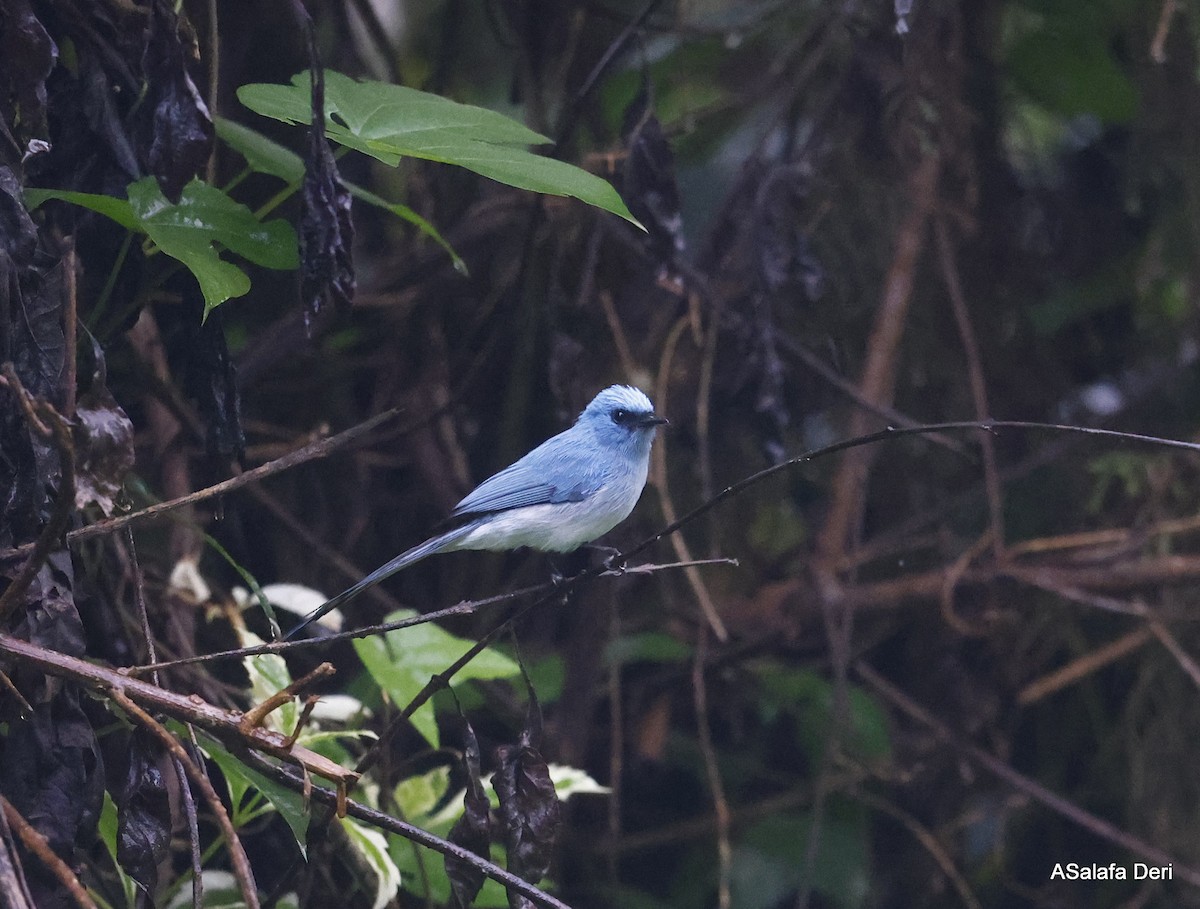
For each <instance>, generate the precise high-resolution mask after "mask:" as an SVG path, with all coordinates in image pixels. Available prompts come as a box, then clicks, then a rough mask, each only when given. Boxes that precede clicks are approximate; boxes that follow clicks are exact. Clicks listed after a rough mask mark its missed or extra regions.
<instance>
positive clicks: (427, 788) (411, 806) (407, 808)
mask: <svg viewBox="0 0 1200 909" xmlns="http://www.w3.org/2000/svg"><path fill="white" fill-rule="evenodd" d="M449 790H450V768H449V767H446V766H441V767H434V768H433V769H432V770H430V771H429V772H428V773H424V774H422V775H420V776H410V777H409V778H408V779H406V780H401V781H400V782H399V783H397V784H396V789H395V798H396V804H397V805H399V806H400V811H401V813H402V814H401V816H402V817H406V818H421V817H425V816H426V815H429V814H432V813H433V810H434V809H435V808H437V806H438V805H440V804H441V803H442V801H443V800H444V799H445V798H446V793H447V792H448V791H449Z"/></svg>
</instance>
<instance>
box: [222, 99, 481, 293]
mask: <svg viewBox="0 0 1200 909" xmlns="http://www.w3.org/2000/svg"><path fill="white" fill-rule="evenodd" d="M217 135H218V136H220V137H221V139H222V140H223V141H224V142H225V144H226V145H228V146H229V147H230V148H232V149H234V150H235V151H237V152H240V153H241V155H242V157H243V158H245V159H246V163H247V164H248V165H249V166H250V169H251V170H254V171H257V172H258V173H260V174H270V175H271V176H273V177H279V178H280V179H281V180H286V181H287V182H288V183H299V182H300V181H301V180H302V179H303V177H304V161H303V160H302V159H301V158H300V156H299V155H298V154H296V153H295V152H294V151H292V150H291V149H290V148H284V147H283V146H282V145H280V144H279V143H277V142H273V141H271V140H270V139H268V138H267V137H266V136H264V135H263V134H262V133H259V132H256V131H255V130H252V129H250V127H248V126H242V124H240V123H234V122H233V121H232V120H226V119H224V118H223V117H218V118H217ZM343 182H346V189H348V190H350V195H352V196H354V198H356V199H360V200H362V201H363V202H366V203H367V204H368V205H374V206H376V207H377V208H382V209H383V210H384V211H388V212H391V213H392V214H393V215H395V216H396V217H397V218H400V219H402V220H404V221H407V222H408V223H409V224H412V225H413V226H414V227H416V228H417V230H419V231H421V233H423V234H425V235H426V236H427V237H429V238H430V239H431V240H433V241H434V242H435V243H437V245H438V246H440V247H441V248H442V249H444V250H445V251H446V254H447V255H449V256H450V261H451V262H453V264H454V267H455V269H457V270H458V271H460V272H462V273H463V274H466V271H467V266H466V264H465V263H464V262H463V260H462V258H461V257H460V256H459V255H458V253H457V252H455V251H454V247H452V246H451V245H450V244H449V243H447V242H446V240H445V239H444V238H443V237H442V235H441V234H440V233H438V231H437V229H436V228H435V227H434V226H433V225H432V224H430V223H429V222H428V221H426V220H425V219H424V218H422V217H421V216H420V215H418V214H417V213H416V212H415V211H413V210H412V209H411V208H409V207H408V206H407V205H402V204H400V203H399V202H389V201H388V200H387V199H384V198H381V197H380V196H377V195H375V193H373V192H371V191H370V190H366V189H363V188H362V187H361V186H356V185H355V184H353V183H350V182H347V181H343Z"/></svg>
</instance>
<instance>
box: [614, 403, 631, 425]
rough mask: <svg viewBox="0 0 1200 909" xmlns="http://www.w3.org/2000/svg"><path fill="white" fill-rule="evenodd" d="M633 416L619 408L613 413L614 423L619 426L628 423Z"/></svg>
mask: <svg viewBox="0 0 1200 909" xmlns="http://www.w3.org/2000/svg"><path fill="white" fill-rule="evenodd" d="M631 416H632V414H630V413H629V411H628V410H622V409H621V408H619V407H618V408H617V409H616V410H614V411H613V412H612V418H613V422H614V423H618V424H619V423H628V422H629V418H630V417H631Z"/></svg>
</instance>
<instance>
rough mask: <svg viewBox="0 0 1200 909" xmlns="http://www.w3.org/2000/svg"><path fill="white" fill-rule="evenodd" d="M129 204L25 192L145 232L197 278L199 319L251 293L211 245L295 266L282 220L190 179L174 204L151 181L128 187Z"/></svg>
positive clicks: (291, 234) (33, 200) (291, 239)
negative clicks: (200, 296) (257, 212)
mask: <svg viewBox="0 0 1200 909" xmlns="http://www.w3.org/2000/svg"><path fill="white" fill-rule="evenodd" d="M127 192H128V194H129V200H128V201H125V200H123V199H115V198H113V197H112V196H101V195H96V194H94V193H76V192H66V191H59V190H52V189H33V190H28V191H26V194H25V198H26V200H28V202H29V204H30V205H32V206H37V205H41V204H42V203H43V202H45V201H46V200H47V199H61V200H63V201H64V202H71V203H73V204H75V205H81V206H83V207H84V208H90V209H91V210H92V211H95V212H98V213H100V214H102V215H104V216H105V217H108V218H111V219H112V220H114V221H116V222H117V223H118V224H120V225H121V226H122V227H124V228H126V229H127V230H133V231H137V232H139V233H144V234H145V235H146V236H148V237H149V238H150V239H151V240H152V241H153V242H154V245H155V246H157V247H158V248H159V249H160V250H162V251H163V252H164V253H166V254H167V255H168V256H170V257H171V258H173V259H178V260H179V261H180V262H182V263H183V264H184V265H186V266H187V268H188V270H189V271H190V272H191V273H192V274H193V275H195V276H196V280H197V281H198V282H199V284H200V290H201V292H202V293H203V294H204V315H205V316H207V315H208V314H209V313H210V312H212V310H213V309H215V308H216V307H217V306H220V305H221V304H222V303H224V302H225V301H226V300H228V299H230V298H232V297H240V296H242V295H243V294H245V293H246V292H247V291H249V290H250V279H249V278H248V277H247V276H246V273H245V272H244V271H242V270H241V269H240V268H238V267H237V266H236V265H233V264H232V263H230V262H226V261H225V260H223V259H222V258H221V256H220V254H219V253H218V252H217V250H216V248H215V247H214V245H213V244H215V243H220V244H222V245H224V246H225V247H227V248H228V249H230V250H231V251H233V252H235V253H237V254H238V255H240V256H243V257H245V258H246V259H249V260H250V261H251V262H254V263H255V264H257V265H262V266H264V267H265V268H276V269H293V268H298V267H299V265H300V257H299V252H298V247H297V241H296V232H295V230H293V229H292V226H291V225H290V224H288V223H287V222H286V221H283V220H280V219H276V220H273V221H259V220H258V219H257V218H256V217H254V214H253V212H251V211H250V209H248V208H246V206H244V205H242V204H241V203H239V202H235V201H233V199H231V198H229V196H227V195H225V193H223V192H221V190H219V189H217V188H216V187H213V186H209V185H208V184H207V183H205V182H203V181H202V180H192V181H191V182H190V183H189V184H188V185H187V186H185V187H184V189H183V193H182V194H181V195H180V197H179V202H178V203H172V202H170V201H169V200H168V199H167V198H166V196H164V195H163V194H162V191H161V190H160V189H159V188H158V182H157V181H156V180H155V179H154V178H153V177H145V178H143V179H141V180H138V181H137V182H135V183H131V184H129V187H128V189H127Z"/></svg>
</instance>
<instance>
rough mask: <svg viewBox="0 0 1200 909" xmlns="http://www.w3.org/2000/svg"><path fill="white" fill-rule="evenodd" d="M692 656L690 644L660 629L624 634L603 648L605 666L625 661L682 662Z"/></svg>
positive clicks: (620, 663)
mask: <svg viewBox="0 0 1200 909" xmlns="http://www.w3.org/2000/svg"><path fill="white" fill-rule="evenodd" d="M691 657H692V648H691V645H689V644H685V643H684V642H683V641H681V640H679V638H677V637H674V636H672V635H669V634H667V633H665V632H662V631H643V632H639V633H637V634H624V635H621V636H620V637H619V638H614V639H613V640H611V641H609V643H608V646H607V647H605V648H604V663H605V665H606V666H612V665H614V664H616V665H622V664H625V663H682V662H683V661H684V660H689V659H691Z"/></svg>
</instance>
